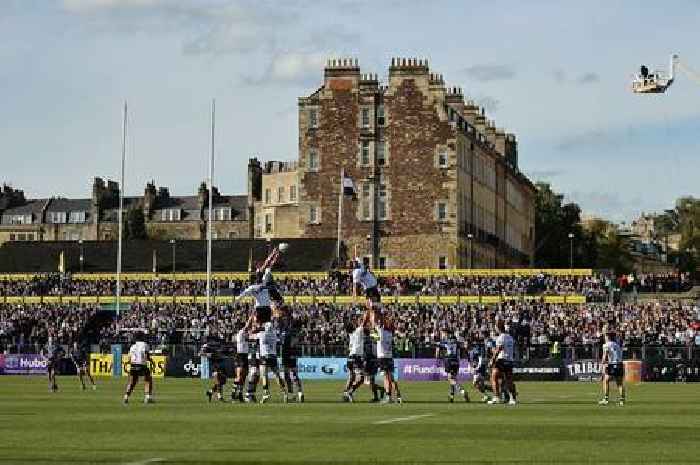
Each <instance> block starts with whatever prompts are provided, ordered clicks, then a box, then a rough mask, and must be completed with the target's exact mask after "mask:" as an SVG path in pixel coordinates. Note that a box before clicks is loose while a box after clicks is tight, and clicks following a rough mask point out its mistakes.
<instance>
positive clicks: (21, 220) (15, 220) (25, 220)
mask: <svg viewBox="0 0 700 465" xmlns="http://www.w3.org/2000/svg"><path fill="white" fill-rule="evenodd" d="M10 224H32V215H12V216H11V217H10Z"/></svg>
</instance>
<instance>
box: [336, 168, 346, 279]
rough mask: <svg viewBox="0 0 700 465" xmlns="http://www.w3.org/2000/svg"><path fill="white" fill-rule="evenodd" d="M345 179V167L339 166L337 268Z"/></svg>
mask: <svg viewBox="0 0 700 465" xmlns="http://www.w3.org/2000/svg"><path fill="white" fill-rule="evenodd" d="M344 179H345V168H343V167H341V168H340V191H339V192H338V245H337V250H336V258H337V259H338V268H340V266H341V265H340V240H341V232H342V225H343V195H344V193H343V189H344V187H343V180H344Z"/></svg>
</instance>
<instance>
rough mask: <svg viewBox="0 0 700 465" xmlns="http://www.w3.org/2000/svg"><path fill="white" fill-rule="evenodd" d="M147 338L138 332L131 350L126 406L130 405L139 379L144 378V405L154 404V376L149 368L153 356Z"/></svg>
mask: <svg viewBox="0 0 700 465" xmlns="http://www.w3.org/2000/svg"><path fill="white" fill-rule="evenodd" d="M145 341H146V336H145V335H144V333H143V332H141V331H137V332H136V333H135V334H134V343H133V344H132V345H131V347H130V348H129V361H130V363H131V368H130V369H129V380H128V381H127V384H126V392H125V393H124V404H128V403H129V396H131V394H132V393H133V392H134V388H135V387H136V384H137V383H138V381H139V377H141V376H143V381H144V388H145V397H144V399H143V402H144V404H150V403H153V376H152V375H151V370H150V368H149V363H150V362H151V354H150V353H149V350H148V344H146V342H145Z"/></svg>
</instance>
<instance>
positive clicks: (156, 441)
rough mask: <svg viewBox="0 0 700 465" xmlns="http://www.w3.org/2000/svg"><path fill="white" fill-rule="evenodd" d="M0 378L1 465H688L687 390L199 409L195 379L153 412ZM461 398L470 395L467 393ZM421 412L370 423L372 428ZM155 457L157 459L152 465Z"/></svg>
mask: <svg viewBox="0 0 700 465" xmlns="http://www.w3.org/2000/svg"><path fill="white" fill-rule="evenodd" d="M59 385H60V388H61V390H60V391H59V392H58V393H55V394H51V393H49V392H48V391H47V388H46V382H45V380H44V378H40V377H18V376H17V377H15V376H3V377H0V464H47V463H64V464H90V463H97V464H126V463H138V462H140V461H144V460H148V459H155V458H161V459H163V462H162V463H167V464H220V463H283V464H309V463H336V464H350V463H353V464H354V463H416V464H437V463H538V464H542V463H595V464H601V463H615V464H620V463H634V464H641V463H674V464H679V463H700V403H699V402H698V400H699V396H698V394H700V386H699V385H692V384H687V385H675V384H643V385H639V386H631V387H630V388H629V393H628V400H629V402H628V404H627V405H626V406H625V407H618V406H616V405H615V406H613V405H610V406H607V407H599V406H598V405H596V400H597V397H598V387H597V386H596V385H594V384H589V383H580V384H575V383H520V384H519V389H520V392H521V400H522V403H521V404H520V405H518V406H517V407H506V406H501V405H498V406H487V405H483V404H480V403H471V404H465V403H455V404H448V403H447V402H446V394H447V387H446V385H445V384H443V383H404V384H403V385H402V390H403V394H404V397H405V399H406V401H407V402H406V403H405V404H404V405H384V406H379V405H370V404H367V403H366V402H365V401H366V400H367V399H368V396H367V392H366V389H365V388H363V391H362V393H361V395H360V396H359V397H360V399H359V400H360V402H358V403H355V404H343V403H340V402H338V400H339V392H340V391H341V389H342V385H341V383H331V382H307V383H306V398H307V403H305V404H303V405H297V404H289V405H284V404H280V403H277V402H275V403H272V404H266V405H239V404H230V403H225V404H220V403H212V404H209V403H207V402H206V401H205V397H204V386H205V385H204V384H203V383H202V382H201V381H199V380H187V379H165V380H157V384H156V389H157V391H156V399H157V403H156V404H153V405H144V404H142V403H141V400H142V398H143V395H142V392H143V388H142V387H141V386H139V388H137V391H136V393H135V394H134V396H133V397H132V399H133V400H132V403H131V404H130V405H128V406H123V405H122V404H121V393H122V389H123V381H122V380H112V379H104V380H100V381H99V388H98V390H97V391H95V392H93V391H85V392H82V391H80V390H79V389H78V382H77V380H76V379H75V378H67V377H61V378H60V379H59ZM472 397H476V395H473V396H472ZM414 415H415V416H419V415H429V416H420V417H416V418H414V419H412V420H409V421H403V422H396V423H391V424H383V425H378V424H375V423H376V422H378V421H382V420H389V419H394V418H398V417H407V416H414ZM152 463H156V462H152Z"/></svg>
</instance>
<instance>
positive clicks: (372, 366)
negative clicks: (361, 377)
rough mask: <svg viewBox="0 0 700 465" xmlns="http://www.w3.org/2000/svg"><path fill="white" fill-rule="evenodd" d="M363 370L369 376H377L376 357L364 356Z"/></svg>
mask: <svg viewBox="0 0 700 465" xmlns="http://www.w3.org/2000/svg"><path fill="white" fill-rule="evenodd" d="M362 371H363V372H364V374H365V375H367V376H375V375H376V374H377V359H376V358H374V357H364V358H363V359H362Z"/></svg>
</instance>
